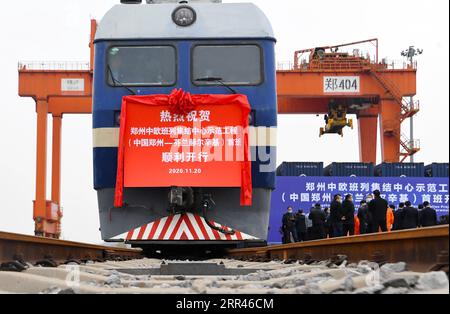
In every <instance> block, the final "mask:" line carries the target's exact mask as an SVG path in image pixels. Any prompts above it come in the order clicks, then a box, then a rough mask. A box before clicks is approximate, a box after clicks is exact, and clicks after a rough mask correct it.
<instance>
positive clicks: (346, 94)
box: [19, 20, 418, 238]
mask: <svg viewBox="0 0 450 314" xmlns="http://www.w3.org/2000/svg"><path fill="white" fill-rule="evenodd" d="M96 30H97V22H96V21H95V20H92V21H91V40H90V49H91V60H90V61H91V62H90V64H88V63H86V64H80V63H66V62H62V63H36V62H34V63H33V62H21V63H19V95H20V96H21V97H32V98H33V99H34V100H35V101H36V112H37V150H36V151H37V156H36V199H35V201H34V215H33V218H34V221H35V234H36V235H38V236H44V237H51V238H59V237H60V235H61V218H62V210H61V196H60V190H61V127H62V118H63V115H66V114H90V113H92V77H93V64H94V62H93V60H94V38H95V33H96ZM373 41H376V43H377V45H378V41H377V40H371V41H369V42H373ZM364 42H366V41H364ZM353 44H358V43H353ZM344 46H348V45H340V46H333V47H325V48H315V49H308V50H304V51H298V52H296V53H295V62H294V64H293V66H291V67H289V69H286V70H283V69H280V70H278V72H277V79H278V103H279V113H280V114H322V113H323V114H327V126H326V127H325V128H324V130H323V133H339V134H342V128H343V127H344V126H345V125H347V124H349V123H347V120H346V115H347V114H351V113H356V114H357V116H358V122H359V126H360V128H359V132H360V134H359V136H360V148H361V161H364V162H373V163H375V162H376V147H377V124H378V117H380V118H381V119H380V120H381V130H382V139H381V141H382V147H383V160H384V161H387V162H398V161H399V160H400V159H401V158H402V159H403V160H404V159H405V158H406V157H407V156H410V155H412V154H414V153H416V152H417V151H418V147H416V146H414V147H413V146H412V145H410V143H409V142H408V141H407V140H404V139H402V137H401V132H400V129H401V123H402V122H403V121H404V120H405V119H407V118H409V117H411V116H413V115H415V114H416V113H417V112H418V108H417V107H414V108H412V107H410V106H409V105H408V104H407V103H405V102H404V100H403V97H405V96H413V95H415V93H416V67H415V65H408V66H404V67H403V68H401V69H393V68H392V67H391V66H389V65H388V64H386V63H383V62H381V63H379V62H378V57H377V59H376V60H375V61H374V62H372V61H370V58H369V57H362V56H360V55H358V54H356V53H355V54H354V55H350V54H348V53H340V52H338V50H337V49H338V48H339V47H344ZM328 50H331V52H327V51H328ZM377 52H378V49H377ZM305 53H306V54H309V59H307V60H303V61H302V60H301V56H302V55H303V54H305ZM49 114H51V115H52V117H53V143H52V193H51V200H50V201H48V200H47V191H46V186H47V184H46V183H47V177H46V173H47V122H48V115H49ZM342 120H344V122H345V123H341V122H342ZM333 124H334V125H333ZM336 126H337V127H336ZM400 147H402V148H403V151H401V150H400Z"/></svg>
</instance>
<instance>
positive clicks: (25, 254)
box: [0, 232, 143, 271]
mask: <svg viewBox="0 0 450 314" xmlns="http://www.w3.org/2000/svg"><path fill="white" fill-rule="evenodd" d="M141 257H143V256H142V251H141V250H134V249H125V248H115V247H108V246H100V245H92V244H86V243H78V242H71V241H62V240H56V239H48V238H41V237H34V236H28V235H22V234H15V233H6V232H0V270H3V271H7V270H11V271H22V270H24V268H25V267H26V266H27V265H37V266H44V267H56V266H58V265H61V264H67V263H78V264H81V263H85V262H87V261H98V262H102V261H107V260H124V259H137V258H141Z"/></svg>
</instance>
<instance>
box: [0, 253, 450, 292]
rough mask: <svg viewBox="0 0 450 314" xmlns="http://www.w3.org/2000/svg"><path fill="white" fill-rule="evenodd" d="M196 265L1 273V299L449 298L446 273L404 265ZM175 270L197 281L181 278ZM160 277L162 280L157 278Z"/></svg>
mask: <svg viewBox="0 0 450 314" xmlns="http://www.w3.org/2000/svg"><path fill="white" fill-rule="evenodd" d="M200 263H201V264H199V263H198V262H196V263H195V267H193V268H192V269H191V268H189V262H186V261H161V260H155V259H143V260H135V261H127V262H107V263H88V264H86V265H81V266H79V265H65V266H60V267H58V268H36V267H31V268H29V269H28V270H26V271H24V272H22V273H12V272H0V293H42V294H59V293H100V294H105V293H106V294H110V293H113V294H124V293H126V294H332V293H334V294H335V293H343V294H415V293H420V294H424V293H439V294H449V280H448V278H447V275H446V274H445V273H443V272H437V273H427V274H422V273H413V272H408V271H407V267H406V265H405V264H404V263H398V264H388V265H384V266H383V267H381V269H380V268H378V266H377V265H376V264H371V263H369V262H361V263H359V264H358V265H356V264H354V265H346V263H345V262H344V263H343V264H342V265H340V266H336V265H330V263H329V262H322V263H317V264H316V265H300V264H298V263H295V264H285V263H283V262H270V263H254V262H242V261H235V260H209V261H206V262H200ZM162 264H163V265H162ZM202 264H204V265H202ZM161 265H162V266H161ZM186 267H187V268H186ZM215 268H217V270H220V275H209V276H205V275H203V274H200V273H202V271H203V272H210V271H211V270H212V271H214V269H215ZM130 270H131V271H130ZM177 270H178V271H181V272H183V271H184V272H188V273H194V274H198V275H190V276H183V275H180V274H178V273H177ZM164 272H165V275H161V274H160V273H164ZM171 272H173V274H170V273H171ZM130 273H133V275H131V274H130Z"/></svg>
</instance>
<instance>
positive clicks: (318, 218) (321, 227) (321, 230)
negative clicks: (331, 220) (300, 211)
mask: <svg viewBox="0 0 450 314" xmlns="http://www.w3.org/2000/svg"><path fill="white" fill-rule="evenodd" d="M309 219H311V220H312V223H313V231H312V234H313V240H322V239H325V222H326V220H327V216H326V215H325V212H324V211H323V210H322V206H320V204H316V205H315V206H314V207H313V209H311V213H310V214H309Z"/></svg>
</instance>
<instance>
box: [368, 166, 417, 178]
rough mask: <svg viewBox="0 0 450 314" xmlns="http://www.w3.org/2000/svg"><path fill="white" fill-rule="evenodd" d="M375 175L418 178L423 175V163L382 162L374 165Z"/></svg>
mask: <svg viewBox="0 0 450 314" xmlns="http://www.w3.org/2000/svg"><path fill="white" fill-rule="evenodd" d="M375 175H376V176H377V177H411V178H420V177H423V176H424V175H425V164H424V163H383V164H381V165H378V166H376V168H375Z"/></svg>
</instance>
